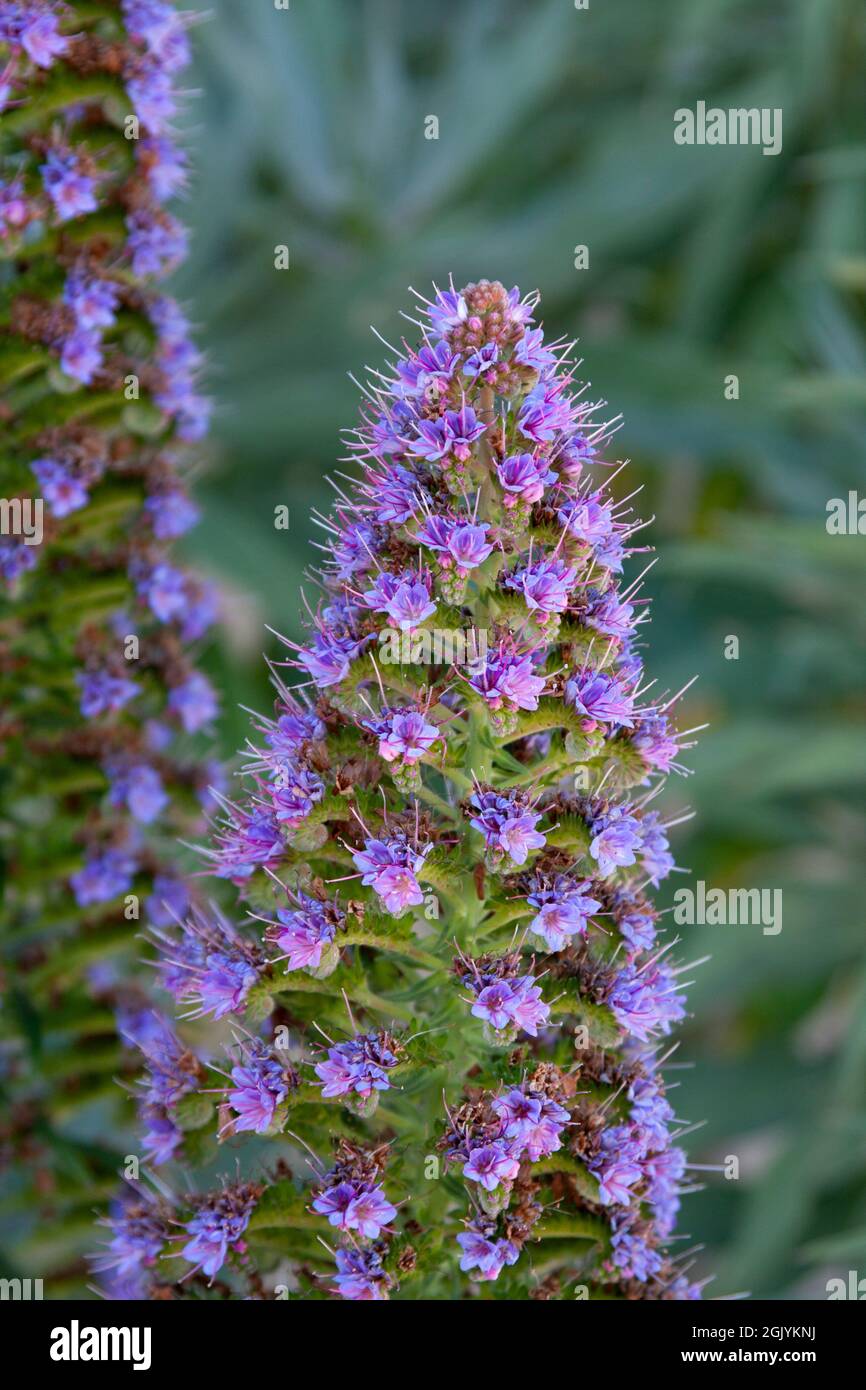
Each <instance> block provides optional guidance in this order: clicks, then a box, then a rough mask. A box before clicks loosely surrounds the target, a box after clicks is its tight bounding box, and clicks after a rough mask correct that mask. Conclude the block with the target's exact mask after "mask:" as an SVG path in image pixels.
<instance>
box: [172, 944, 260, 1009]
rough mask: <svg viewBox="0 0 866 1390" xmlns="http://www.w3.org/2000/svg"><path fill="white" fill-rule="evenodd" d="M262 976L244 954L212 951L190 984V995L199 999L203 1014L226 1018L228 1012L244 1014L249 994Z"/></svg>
mask: <svg viewBox="0 0 866 1390" xmlns="http://www.w3.org/2000/svg"><path fill="white" fill-rule="evenodd" d="M258 978H259V972H258V970H256V968H255V966H253V965H251V964H250V962H249V961H248V960H245V959H244V957H243V956H240V955H227V954H225V953H224V952H222V951H211V952H209V953H208V955H207V956H206V958H205V962H204V965H203V967H202V968H201V970H200V971H199V972H197V978H196V980H195V981H194V982H192V983H191V984H190V989H189V992H188V997H190V998H192V999H195V1000H196V1001H197V1003H198V1006H199V1013H200V1014H210V1015H211V1016H212V1017H213V1018H215V1019H219V1018H225V1016H226V1014H238V1013H241V1012H242V1011H243V1009H244V1006H245V1004H246V1000H247V995H248V994H249V992H250V990H251V989H252V987H253V985H254V984H255V983H256V981H257V980H258Z"/></svg>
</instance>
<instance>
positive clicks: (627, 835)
mask: <svg viewBox="0 0 866 1390" xmlns="http://www.w3.org/2000/svg"><path fill="white" fill-rule="evenodd" d="M590 829H591V833H592V839H591V841H590V845H589V852H590V854H591V855H592V857H593V859H595V860H596V861H597V863H598V869H599V873H600V874H601V875H602V877H603V878H607V877H608V876H609V875H610V874H612V873H614V872H615V870H616V869H619V868H623V867H626V866H627V865H629V864H634V863H635V861H636V858H637V853H638V850H639V849H640V848H641V844H642V834H641V823H640V821H639V820H638V819H637V818H636V817H635V816H633V815H631V814H630V813H629V812H628V811H627V810H625V808H624V807H622V806H614V807H612V809H611V810H610V811H609V812H608V813H607V814H606V815H604V816H600V817H599V818H598V819H597V820H595V821H593V823H592V825H591V827H590Z"/></svg>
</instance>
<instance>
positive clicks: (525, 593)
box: [505, 557, 577, 613]
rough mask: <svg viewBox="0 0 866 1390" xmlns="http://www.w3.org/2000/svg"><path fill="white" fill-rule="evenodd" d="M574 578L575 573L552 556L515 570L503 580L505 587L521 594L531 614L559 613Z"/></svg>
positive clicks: (566, 601)
mask: <svg viewBox="0 0 866 1390" xmlns="http://www.w3.org/2000/svg"><path fill="white" fill-rule="evenodd" d="M576 578H577V571H576V570H574V569H571V568H570V567H569V566H568V565H566V563H565V561H564V560H560V559H559V558H558V557H556V558H553V559H550V560H537V561H536V562H535V564H534V565H527V566H526V568H524V569H520V570H517V571H516V572H515V573H514V574H512V575H509V576H508V577H507V578H506V579H505V586H506V588H508V589H514V590H516V591H517V593H519V594H521V595H522V597H523V599H524V601H525V603H526V606H527V608H529V609H530V611H531V612H539V613H562V612H564V610H565V609H566V608H567V607H568V598H569V590H570V589H571V586H572V584H573V583H574V581H575V579H576Z"/></svg>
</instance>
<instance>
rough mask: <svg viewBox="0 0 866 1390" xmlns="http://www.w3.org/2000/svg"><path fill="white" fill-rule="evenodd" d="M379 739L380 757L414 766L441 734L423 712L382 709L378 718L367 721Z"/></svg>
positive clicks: (387, 761)
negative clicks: (384, 710)
mask: <svg viewBox="0 0 866 1390" xmlns="http://www.w3.org/2000/svg"><path fill="white" fill-rule="evenodd" d="M364 727H365V728H367V729H371V730H372V731H373V733H375V734H376V736H377V738H378V739H379V756H380V757H381V758H384V759H385V761H386V763H393V762H395V761H399V762H400V763H406V764H408V765H409V766H411V765H412V764H413V763H417V762H420V760H421V759H422V758H424V757H425V756H426V755H427V753H429V751H430V749H431V748H432V747H433V744H434V743H436V742H437V740H438V739H439V738H440V737H441V735H440V733H439V730H438V729H437V728H436V725H435V724H428V723H427V720H426V719H425V718H424V716H423V714H421V713H419V711H418V710H413V709H396V710H389V711H387V712H383V713H382V715H381V716H379V717H378V718H376V719H370V720H365V721H364Z"/></svg>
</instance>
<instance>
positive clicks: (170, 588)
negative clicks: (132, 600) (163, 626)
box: [138, 562, 186, 623]
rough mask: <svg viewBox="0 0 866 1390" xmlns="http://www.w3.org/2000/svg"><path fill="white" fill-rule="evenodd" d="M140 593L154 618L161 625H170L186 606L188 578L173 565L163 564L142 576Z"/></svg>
mask: <svg viewBox="0 0 866 1390" xmlns="http://www.w3.org/2000/svg"><path fill="white" fill-rule="evenodd" d="M138 593H139V595H140V597H141V598H142V599H144V601H145V603H146V604H147V605H148V607H149V608H150V610H151V612H152V613H153V615H154V617H156V618H158V619H159V621H160V622H161V623H169V622H171V620H172V618H176V617H178V616H179V615H180V614H181V613H182V612H183V609H184V607H185V605H186V576H185V575H184V574H182V573H181V571H180V570H177V569H174V568H173V566H172V565H168V564H165V562H161V563H160V564H158V565H154V566H153V568H152V569H150V570H147V571H145V573H144V574H143V575H142V576H141V578H140V579H139V581H138Z"/></svg>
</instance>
